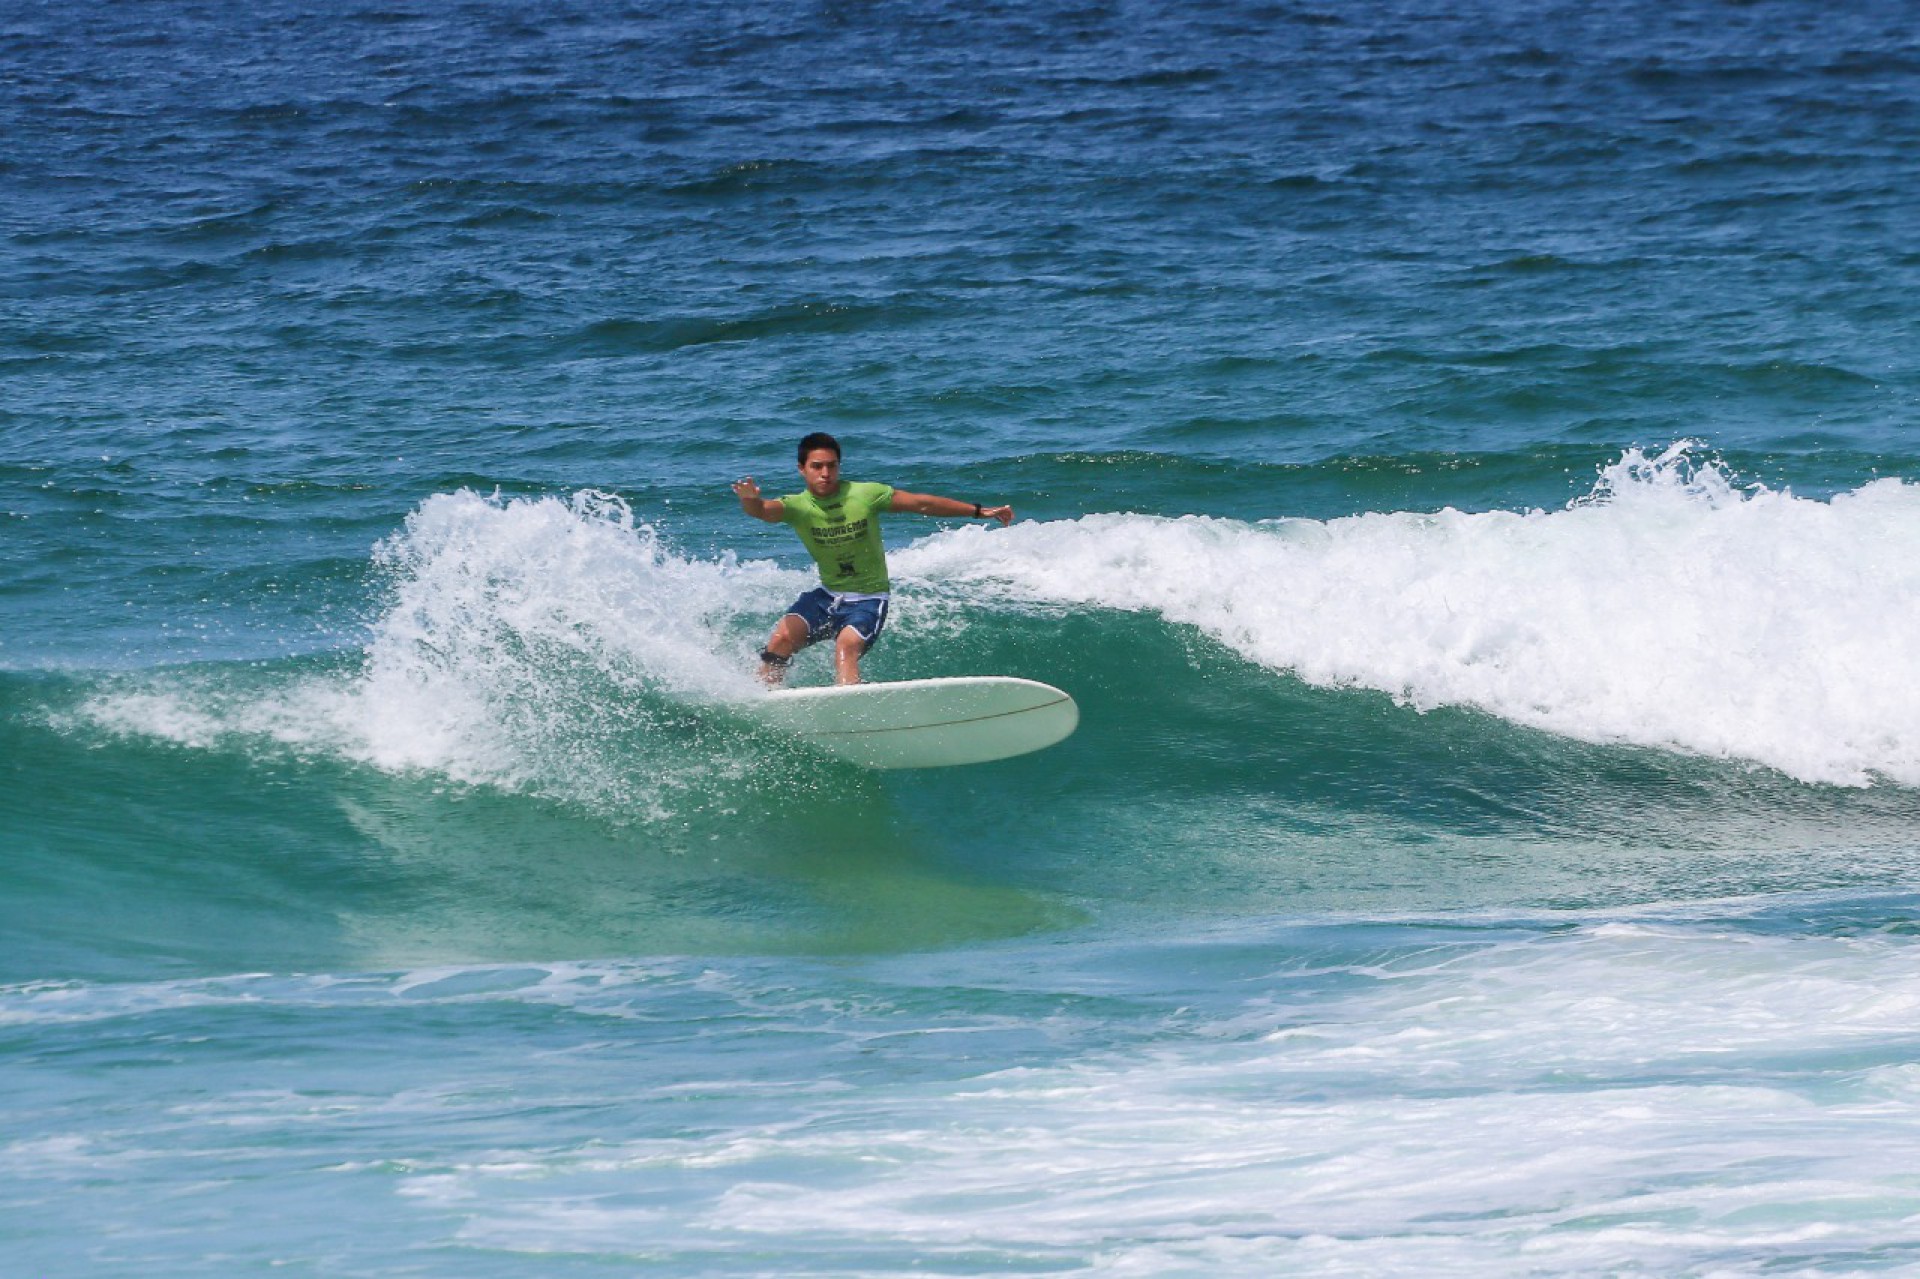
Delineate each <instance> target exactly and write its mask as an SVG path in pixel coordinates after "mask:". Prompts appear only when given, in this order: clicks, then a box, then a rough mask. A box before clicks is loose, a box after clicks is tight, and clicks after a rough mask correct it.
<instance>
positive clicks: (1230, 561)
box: [84, 441, 1920, 795]
mask: <svg viewBox="0 0 1920 1279" xmlns="http://www.w3.org/2000/svg"><path fill="white" fill-rule="evenodd" d="M375 562H376V564H377V565H378V566H379V568H380V569H381V570H382V571H383V573H384V574H385V576H386V580H387V581H388V582H389V583H390V586H389V592H388V594H389V600H388V604H387V606H386V609H385V612H384V613H383V615H382V616H381V617H380V618H379V619H378V620H377V621H376V622H375V623H374V625H373V627H372V630H373V635H372V638H371V639H370V640H369V641H368V643H367V644H366V646H365V648H364V650H363V651H362V652H361V653H360V654H359V655H358V657H357V659H356V660H355V661H354V662H353V663H352V664H351V665H352V669H351V671H350V672H347V673H333V674H328V675H324V676H318V677H303V678H301V679H298V680H296V681H294V682H293V683H292V686H291V687H287V688H276V689H274V690H272V691H271V692H269V693H267V694H265V695H261V694H260V693H259V692H258V691H257V690H249V691H246V692H242V693H235V692H233V691H231V690H230V689H222V688H220V687H218V686H216V687H214V688H211V689H207V688H202V689H198V690H196V689H195V688H193V685H194V683H195V677H194V676H193V675H191V674H184V675H173V674H168V675H161V676H158V677H153V678H150V679H143V680H136V681H134V683H135V687H133V688H116V689H113V690H111V691H106V692H102V693H100V694H98V695H97V696H94V697H93V698H91V699H90V700H89V701H88V702H87V703H86V706H85V708H84V714H85V715H86V716H87V717H89V718H90V719H92V720H93V721H95V722H97V723H99V724H102V725H105V726H111V727H115V728H119V729H123V730H126V731H134V732H143V733H149V734H153V735H157V736H161V737H165V738H170V739H173V740H178V741H183V742H188V743H199V744H206V743H210V742H214V741H217V740H219V739H221V738H222V737H224V736H226V735H229V734H254V735H264V736H266V737H269V738H273V739H276V740H279V741H281V742H285V743H289V744H295V745H300V746H309V747H316V748H321V749H327V750H331V751H335V752H338V753H340V754H342V755H344V756H346V757H349V758H352V759H356V760H360V761H363V762H366V763H370V764H373V765H375V766H377V767H380V768H386V769H408V768H422V769H427V770H430V771H437V772H441V773H444V774H446V775H448V776H450V777H452V778H455V779H457V780H460V781H467V782H483V783H492V784H500V785H506V786H509V787H511V786H516V785H521V784H524V783H527V782H529V781H534V782H538V781H539V780H540V779H541V778H542V776H543V774H544V775H545V776H546V777H547V779H548V780H550V781H555V782H557V781H558V779H559V777H560V776H561V774H562V773H566V774H569V775H570V780H568V782H567V783H566V784H567V785H568V786H569V787H571V788H573V789H574V791H575V793H576V794H580V795H587V794H589V793H602V794H605V793H619V794H622V795H628V794H631V793H632V787H631V786H630V785H628V784H625V783H624V782H623V781H622V780H621V779H619V778H617V777H615V776H612V775H610V774H608V773H607V772H606V771H605V760H604V759H602V760H601V761H600V764H599V766H598V767H597V768H595V769H593V770H591V771H592V773H593V775H592V776H590V777H587V778H583V777H581V776H580V775H579V772H578V770H579V768H580V767H581V766H582V764H583V762H591V761H590V759H589V756H588V755H587V753H585V752H582V751H581V750H578V749H573V747H575V746H577V743H573V742H568V741H565V740H562V739H565V738H567V737H568V736H569V735H576V736H577V735H578V733H579V732H580V726H581V725H582V724H592V725H595V726H597V731H600V732H604V733H613V732H616V731H618V730H619V728H620V726H619V725H618V723H617V722H616V721H617V720H618V718H619V716H620V715H621V714H623V713H628V714H639V715H644V714H645V713H646V712H645V711H633V710H631V709H628V710H627V711H625V712H623V709H622V708H632V707H634V706H635V705H637V704H638V703H639V702H640V701H641V699H642V698H643V697H644V695H646V694H648V693H653V694H655V695H656V696H657V697H659V698H663V699H665V700H666V701H667V702H668V703H670V704H672V705H674V706H676V707H678V708H681V709H688V708H695V709H697V708H698V707H700V706H702V705H713V704H723V703H725V702H727V701H729V700H733V701H738V700H740V699H743V698H746V697H749V696H751V691H752V687H753V686H752V684H751V682H750V680H749V679H748V676H747V672H748V671H749V670H750V669H751V665H752V662H751V657H752V654H753V652H755V651H757V646H758V644H759V642H760V631H761V629H762V628H763V627H764V626H765V625H766V624H767V619H768V618H771V617H774V616H777V615H778V612H779V610H780V609H782V608H784V606H785V602H786V600H787V599H789V598H790V597H791V596H792V595H794V594H797V593H798V592H799V591H800V590H802V589H805V585H806V581H807V577H806V574H805V573H804V572H803V571H797V570H795V569H792V568H785V567H782V566H780V565H779V564H776V563H774V562H771V561H765V560H741V559H738V558H736V557H735V556H733V555H732V554H729V555H726V556H722V557H720V558H718V559H711V560H709V559H699V558H693V557H689V556H687V555H685V554H682V553H678V552H676V551H675V550H674V549H672V545H671V541H670V534H669V532H668V531H667V529H666V528H663V525H662V524H661V523H657V522H656V523H649V522H647V521H645V520H644V519H640V518H638V517H636V515H635V514H634V511H633V510H632V508H631V507H630V506H629V504H628V503H627V502H626V501H623V500H621V499H619V498H615V497H612V496H610V495H606V494H597V493H583V494H580V495H578V496H576V497H573V498H571V499H561V498H537V499H524V498H515V499H502V498H497V497H486V496H482V495H480V494H476V493H473V492H459V493H449V494H444V495H441V496H438V497H434V498H431V499H429V500H428V501H427V502H425V503H424V504H423V505H422V506H421V507H420V509H419V510H418V511H416V512H415V513H414V514H413V515H412V516H410V517H409V519H408V521H407V525H406V528H405V530H404V531H402V532H400V533H397V534H396V535H395V536H393V537H392V538H390V539H387V540H385V541H383V542H382V543H381V544H380V546H379V547H378V549H377V553H376V555H375ZM894 563H895V566H896V567H895V571H896V574H897V576H898V578H899V589H900V591H901V594H902V599H903V601H904V602H905V603H906V605H907V607H906V608H903V609H901V610H899V613H898V616H897V618H896V621H895V624H894V625H895V630H894V633H893V635H892V636H891V637H890V638H892V639H893V640H894V646H895V647H905V646H912V647H913V649H914V651H916V652H931V651H935V650H937V648H938V646H939V645H941V644H942V642H943V639H942V636H943V635H951V634H953V633H955V632H956V631H960V630H965V629H969V628H990V627H992V626H993V625H995V619H996V615H997V614H1004V613H1006V612H1007V611H1008V610H1012V611H1014V612H1016V613H1019V614H1024V615H1027V616H1037V617H1045V616H1047V615H1049V614H1050V613H1057V612H1058V611H1060V610H1082V611H1084V610H1106V611H1112V612H1115V613H1138V614H1146V615H1151V616H1154V617H1158V618H1161V619H1164V620H1165V621H1166V622H1168V623H1171V624H1175V625H1178V626H1181V627H1191V628H1193V629H1194V630H1196V631H1198V632H1199V633H1200V634H1203V635H1205V636H1206V637H1207V638H1209V639H1210V640H1213V641H1216V642H1218V643H1220V644H1222V645H1224V646H1225V647H1226V648H1228V649H1230V650H1231V651H1232V652H1233V653H1235V654H1237V655H1239V656H1240V657H1241V658H1244V659H1245V660H1247V661H1249V662H1253V663H1256V664H1258V665H1259V666H1260V667H1262V668H1265V669H1267V670H1269V671H1271V672H1272V673H1273V674H1274V675H1275V676H1276V677H1283V678H1291V679H1297V680H1301V681H1304V682H1306V683H1307V684H1310V685H1315V686H1322V687H1329V688H1346V689H1354V690H1373V691H1376V692H1381V693H1385V694H1388V695H1389V696H1390V697H1392V698H1393V699H1394V700H1395V701H1396V702H1398V703H1401V704H1404V705H1406V706H1409V707H1412V708H1414V709H1416V710H1420V711H1428V710H1432V709H1435V708H1438V707H1466V708H1471V709H1474V710H1477V711H1481V712H1485V713H1487V714H1490V715H1494V716H1497V717H1499V718H1501V719H1503V720H1506V721H1509V722H1511V723H1514V724H1517V725H1522V726H1525V727H1527V728H1532V729H1538V730H1541V731H1545V732H1549V733H1555V734H1559V735H1564V736H1566V737H1569V738H1573V739H1576V740H1580V741H1587V742H1595V743H1605V744H1613V745H1619V746H1623V747H1652V748H1658V749H1664V750H1672V751H1679V752H1685V753H1691V754H1696V755H1701V756H1706V757H1712V758H1718V759H1726V760H1735V761H1743V762H1747V763H1750V764H1754V765H1760V766H1764V767H1767V768H1770V769H1774V770H1778V771H1779V772H1781V773H1784V774H1785V775H1787V776H1789V777H1791V778H1794V779H1796V780H1799V781H1803V782H1814V783H1825V784H1834V785H1846V786H1865V785H1870V784H1873V783H1874V782H1875V781H1883V782H1892V783H1899V784H1903V785H1917V784H1920V729H1917V728H1916V725H1920V678H1915V677H1916V676H1917V675H1920V487H1916V486H1915V485H1913V484H1910V483H1907V482H1906V481H1904V480H1900V479H1894V478H1889V479H1883V480H1876V481H1874V482H1872V483H1869V484H1866V485H1863V486H1861V487H1859V488H1857V489H1854V490H1851V491H1847V492H1841V493H1837V494H1834V495H1833V496H1831V497H1830V498H1826V499H1824V500H1816V499H1809V498H1802V497H1797V496H1795V495H1794V494H1793V493H1792V492H1791V491H1785V490H1778V491H1777V490H1773V489H1769V488H1767V487H1765V486H1764V485H1760V484H1757V483H1753V484H1747V485H1741V484H1739V483H1738V482H1737V481H1736V480H1735V478H1734V477H1733V476H1732V475H1731V474H1729V472H1728V470H1727V469H1726V468H1725V467H1724V466H1723V465H1722V464H1720V463H1719V462H1717V461H1716V460H1715V459H1713V458H1712V457H1711V456H1710V455H1707V454H1705V453H1704V452H1703V451H1702V450H1701V449H1700V447H1699V446H1698V445H1696V444H1695V443H1693V442H1691V441H1683V442H1680V443H1677V444H1675V445H1672V446H1670V447H1668V448H1666V449H1664V450H1661V451H1659V452H1657V453H1654V454H1652V455H1649V454H1647V453H1645V452H1643V451H1641V450H1637V449H1636V450H1631V451H1629V452H1628V453H1626V454H1625V455H1624V456H1622V457H1621V458H1620V459H1618V460H1617V461H1615V462H1613V463H1611V464H1609V465H1608V466H1606V467H1604V468H1603V469H1602V471H1601V473H1600V475H1599V477H1598V479H1597V481H1596V483H1595V484H1594V486H1593V488H1592V490H1591V491H1590V492H1589V493H1588V494H1586V495H1585V496H1583V497H1581V498H1579V499H1577V500H1575V501H1573V502H1571V503H1570V504H1568V505H1567V506H1566V507H1565V508H1564V509H1560V510H1554V511H1546V510H1538V509H1535V510H1525V511H1501V510H1494V511H1480V512H1463V511H1459V510H1454V509H1450V508H1449V509H1444V510H1440V511H1435V512H1397V513H1366V514H1361V515H1356V516H1351V517H1346V518H1340V519H1333V520H1311V519H1301V518H1275V519H1269V520H1260V521H1253V522H1248V521H1241V520H1234V519H1225V518H1220V517H1215V516H1208V515H1203V514H1196V515H1191V516H1181V517H1163V516H1140V515H1128V514H1094V515H1087V516H1083V517H1081V518H1079V519H1073V520H1046V521H1027V522H1023V523H1019V524H1016V525H1014V526H1013V527H1011V528H1009V529H1007V530H1004V531H1001V530H989V529H985V528H981V527H965V528H959V529H951V530H945V531H940V532H936V533H933V534H931V535H927V536H923V537H921V538H919V539H917V540H915V541H913V542H912V543H911V544H910V545H908V546H906V547H905V548H903V549H902V550H900V551H899V552H897V553H896V555H895V556H894ZM804 669H805V668H804V667H803V668H802V670H803V671H804ZM1256 727H1257V726H1256ZM716 762H718V761H716Z"/></svg>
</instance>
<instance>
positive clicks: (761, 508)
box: [733, 431, 1013, 684]
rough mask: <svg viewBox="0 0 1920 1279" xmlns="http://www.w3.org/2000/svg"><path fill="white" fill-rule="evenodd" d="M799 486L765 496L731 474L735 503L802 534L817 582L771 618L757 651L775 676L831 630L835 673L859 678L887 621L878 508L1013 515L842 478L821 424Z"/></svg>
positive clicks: (769, 676)
mask: <svg viewBox="0 0 1920 1279" xmlns="http://www.w3.org/2000/svg"><path fill="white" fill-rule="evenodd" d="M800 478H801V480H802V481H804V482H805V484H806V489H805V490H804V491H803V492H799V493H794V494H791V495H789V496H787V497H777V498H763V497H761V496H760V486H759V485H758V484H755V483H754V482H753V477H752V476H751V475H749V476H747V477H745V478H744V479H740V480H736V481H735V482H734V485H733V492H734V496H736V497H738V498H739V499H740V509H741V510H743V511H745V512H746V513H747V514H748V515H751V516H753V517H754V518H755V519H757V520H765V521H766V522H767V523H769V524H788V525H791V526H792V527H793V531H794V532H795V533H798V534H799V535H800V541H801V543H802V544H803V545H804V546H805V547H806V548H807V554H809V555H811V556H813V562H814V563H815V564H818V565H819V566H820V585H819V586H818V587H816V588H815V589H813V590H811V591H808V592H807V593H806V594H805V595H802V596H801V597H800V598H799V599H797V600H795V601H794V602H793V605H792V607H790V608H788V609H787V612H786V615H785V616H784V617H782V618H781V619H780V620H779V621H778V622H776V623H775V624H774V627H773V634H772V635H771V636H769V637H768V638H767V647H766V649H765V650H764V651H763V652H762V653H761V654H760V678H761V680H762V681H763V682H765V683H768V684H779V683H781V682H782V681H784V680H785V679H786V677H787V663H788V662H791V661H792V660H793V655H794V654H795V653H797V652H799V651H800V650H801V649H803V648H805V647H806V646H807V645H809V644H812V643H815V642H817V641H819V640H823V639H827V638H828V637H830V636H831V637H832V638H833V674H834V681H835V682H836V683H840V684H858V683H859V682H860V658H861V657H862V656H863V655H864V654H865V653H866V651H867V650H868V649H870V648H872V647H873V643H874V641H875V640H877V639H879V638H880V631H881V628H883V627H884V626H886V624H887V600H888V597H889V593H890V592H889V586H888V582H887V548H886V545H885V543H883V542H882V541H881V538H880V516H881V515H882V514H883V513H885V512H888V511H911V512H913V513H914V514H915V515H947V516H963V517H966V518H969V519H988V520H998V521H1000V523H1001V525H1003V526H1004V525H1008V524H1011V523H1013V508H1012V507H1011V506H982V505H980V503H978V502H961V501H957V500H955V499H954V498H950V497H934V496H933V495H931V494H928V493H909V492H907V491H906V490H904V489H897V488H893V487H891V486H889V485H886V484H874V483H871V482H864V481H856V480H842V479H841V478H840V442H839V441H838V440H836V439H834V438H833V437H832V436H831V435H828V434H827V433H826V432H824V431H815V432H814V433H813V434H812V435H809V436H807V437H806V438H805V439H803V440H801V441H800Z"/></svg>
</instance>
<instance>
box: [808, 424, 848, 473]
mask: <svg viewBox="0 0 1920 1279" xmlns="http://www.w3.org/2000/svg"><path fill="white" fill-rule="evenodd" d="M815 449H832V450H833V456H834V457H835V458H838V457H839V456H840V441H839V440H836V439H834V438H833V437H832V436H831V435H828V434H827V433H826V432H825V431H815V432H814V433H813V434H812V435H809V436H808V437H807V438H806V439H804V440H801V441H800V465H802V466H805V465H806V464H807V454H809V453H811V452H813V451H814V450H815Z"/></svg>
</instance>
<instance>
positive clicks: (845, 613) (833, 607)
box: [787, 586, 887, 648]
mask: <svg viewBox="0 0 1920 1279" xmlns="http://www.w3.org/2000/svg"><path fill="white" fill-rule="evenodd" d="M787 612H789V613H791V614H793V615H794V616H795V617H797V618H799V619H800V620H801V621H803V622H805V623H806V624H807V643H809V644H817V643H819V642H820V641H821V640H823V639H829V638H831V637H833V636H836V635H838V634H840V632H841V631H842V630H844V629H846V628H848V627H851V628H852V629H853V633H854V634H855V635H858V636H859V637H860V638H861V639H863V640H865V641H866V645H867V647H868V648H872V647H873V642H874V641H875V640H877V639H879V638H880V631H881V630H882V628H884V627H885V626H886V624H887V597H886V596H884V595H868V596H864V597H855V598H851V599H849V598H848V597H847V596H845V595H836V594H834V593H833V592H832V591H830V590H828V589H827V588H826V587H824V586H817V587H815V588H814V589H813V590H810V591H808V592H807V593H806V594H805V595H802V596H801V597H800V598H799V599H797V600H795V601H794V602H793V606H792V607H791V608H789V609H788V610H787Z"/></svg>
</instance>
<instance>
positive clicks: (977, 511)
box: [973, 502, 986, 520]
mask: <svg viewBox="0 0 1920 1279" xmlns="http://www.w3.org/2000/svg"><path fill="white" fill-rule="evenodd" d="M985 514H986V512H985V511H983V510H981V509H980V503H978V502H975V503H974V504H973V518H974V519H976V520H977V519H979V518H980V517H981V516H982V515H985Z"/></svg>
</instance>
